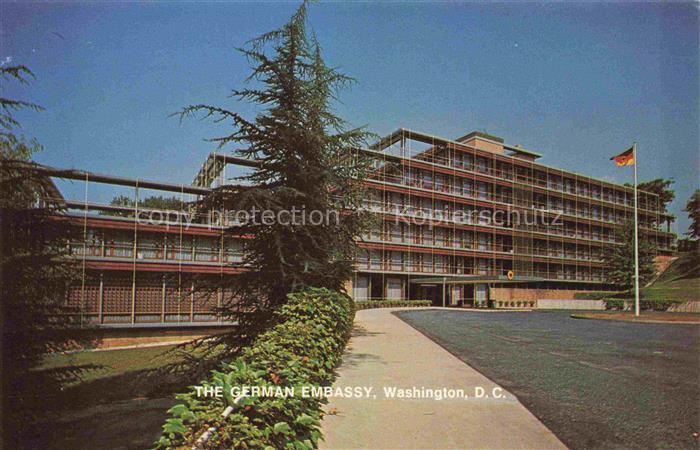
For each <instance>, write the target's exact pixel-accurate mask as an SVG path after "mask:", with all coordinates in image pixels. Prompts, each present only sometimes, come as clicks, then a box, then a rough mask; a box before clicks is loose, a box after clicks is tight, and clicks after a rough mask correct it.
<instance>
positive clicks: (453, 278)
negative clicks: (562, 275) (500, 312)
mask: <svg viewBox="0 0 700 450" xmlns="http://www.w3.org/2000/svg"><path fill="white" fill-rule="evenodd" d="M540 281H545V280H544V278H539V277H519V276H517V275H516V276H514V277H513V279H512V280H509V279H508V277H507V276H506V275H445V276H444V277H425V278H411V280H410V283H411V284H418V285H426V284H433V285H434V284H484V283H499V284H503V283H537V282H540Z"/></svg>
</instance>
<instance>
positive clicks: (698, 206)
mask: <svg viewBox="0 0 700 450" xmlns="http://www.w3.org/2000/svg"><path fill="white" fill-rule="evenodd" d="M683 211H685V212H687V213H688V217H689V218H690V221H691V222H690V227H689V228H688V232H687V233H686V234H687V235H688V236H690V237H691V238H693V239H699V238H700V189H696V190H695V192H693V195H691V196H690V198H689V199H688V203H686V204H685V208H684V209H683Z"/></svg>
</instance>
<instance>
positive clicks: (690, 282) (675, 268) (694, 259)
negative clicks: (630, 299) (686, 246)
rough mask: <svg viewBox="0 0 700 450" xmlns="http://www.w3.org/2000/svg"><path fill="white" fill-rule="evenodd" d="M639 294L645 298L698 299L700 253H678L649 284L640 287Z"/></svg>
mask: <svg viewBox="0 0 700 450" xmlns="http://www.w3.org/2000/svg"><path fill="white" fill-rule="evenodd" d="M640 294H641V298H643V299H646V300H674V301H688V300H700V253H698V252H687V253H681V254H679V255H678V259H677V260H675V261H673V262H672V263H671V265H670V266H669V267H668V268H667V269H666V270H665V271H664V272H663V273H662V274H661V275H660V276H659V278H657V279H656V281H655V282H654V283H653V284H652V285H651V286H647V287H645V288H642V290H641V292H640Z"/></svg>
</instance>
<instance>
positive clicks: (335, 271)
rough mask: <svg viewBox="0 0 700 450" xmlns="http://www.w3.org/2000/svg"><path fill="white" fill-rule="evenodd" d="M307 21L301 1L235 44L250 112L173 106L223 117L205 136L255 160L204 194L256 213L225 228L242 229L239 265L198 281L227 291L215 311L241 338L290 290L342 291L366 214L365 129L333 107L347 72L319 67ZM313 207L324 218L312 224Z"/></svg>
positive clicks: (223, 205) (238, 93) (209, 202)
mask: <svg viewBox="0 0 700 450" xmlns="http://www.w3.org/2000/svg"><path fill="white" fill-rule="evenodd" d="M306 21H307V4H306V3H304V4H302V5H301V6H300V7H299V9H298V10H297V11H296V13H295V14H294V15H293V16H292V17H291V19H290V20H289V22H287V23H286V24H285V25H284V26H283V27H282V28H280V29H277V30H274V31H271V32H269V33H266V34H264V35H262V36H260V37H258V38H256V39H253V40H252V41H249V42H248V44H247V46H246V47H245V48H241V49H239V51H240V52H241V53H242V54H243V55H245V57H246V58H247V59H248V61H249V62H250V64H251V67H252V74H251V75H250V77H249V78H248V82H249V83H251V85H249V86H250V87H247V88H245V89H241V90H235V91H233V97H235V98H237V99H239V100H245V101H250V102H252V103H254V104H256V105H258V106H259V107H260V109H261V112H260V113H259V114H258V115H257V116H256V117H255V119H254V120H248V119H246V118H244V117H243V116H241V115H239V114H238V113H236V112H232V111H230V110H227V109H225V108H221V107H218V106H211V105H201V104H200V105H193V106H189V107H187V108H185V109H183V111H182V112H181V113H180V117H181V118H183V117H188V116H192V115H200V116H204V117H207V118H212V119H214V120H215V121H218V122H228V123H230V124H231V125H232V127H233V131H232V132H230V133H229V134H227V135H225V136H223V137H218V138H214V139H212V141H213V142H216V143H217V144H218V145H219V148H225V147H229V146H230V145H236V144H237V145H240V146H241V147H242V148H241V149H238V150H235V155H236V156H239V157H244V158H247V159H250V160H255V161H258V162H259V166H258V167H257V168H256V169H255V170H253V171H252V173H250V174H248V175H245V176H242V177H240V178H239V181H240V183H241V184H240V185H236V186H231V185H229V186H223V187H221V188H219V189H217V190H216V191H215V193H214V194H213V195H211V196H210V197H209V198H208V199H206V200H205V202H204V203H205V207H206V208H217V209H225V210H228V211H247V212H250V213H252V212H254V211H257V212H258V213H257V214H256V215H255V217H254V218H251V220H249V221H247V223H244V224H243V225H242V226H237V227H234V228H231V229H230V230H229V232H230V233H232V234H234V235H237V236H248V237H250V238H249V239H246V240H245V244H244V251H245V257H244V263H245V264H246V266H247V267H246V271H245V272H244V273H243V274H241V275H240V276H236V277H235V278H223V277H222V278H221V280H220V282H219V283H218V284H217V285H216V286H212V285H211V283H208V284H205V285H204V286H203V288H212V287H215V288H218V287H221V286H224V287H227V288H232V289H233V290H234V292H235V296H236V300H235V301H234V302H232V303H231V304H229V305H225V307H224V311H222V312H223V314H225V315H228V316H230V317H232V318H235V319H236V320H237V321H238V323H239V324H240V325H241V326H240V327H239V332H240V333H241V334H242V335H245V336H251V335H254V334H255V331H252V330H260V329H262V328H264V327H265V326H266V325H265V324H266V321H267V318H268V317H269V313H270V311H272V310H273V309H275V308H276V307H277V306H279V305H280V304H282V303H284V302H285V301H286V296H287V294H288V293H290V292H294V291H297V290H299V289H301V288H303V287H306V286H316V287H325V288H330V289H334V290H341V289H343V284H344V282H345V281H346V280H348V279H350V277H351V275H352V272H353V261H354V256H355V250H356V244H355V238H356V237H357V236H359V235H360V234H361V233H362V231H363V230H364V228H365V226H366V224H367V220H368V219H367V215H366V214H363V213H361V212H360V211H359V206H360V205H361V201H362V186H361V181H362V178H363V176H364V173H365V169H366V168H365V167H364V166H363V164H362V163H360V162H359V161H358V160H357V158H355V157H353V149H354V148H357V147H358V146H360V145H363V144H364V143H365V141H366V138H367V137H368V133H366V132H365V131H364V130H363V129H362V128H355V129H348V128H347V126H346V124H345V122H344V121H343V120H341V119H340V118H339V117H337V116H336V115H335V114H334V113H333V111H332V109H331V103H332V102H333V101H334V100H335V99H336V95H337V93H338V92H339V90H340V89H341V88H343V87H344V86H347V85H348V84H349V83H351V82H352V79H350V78H348V77H347V76H345V75H343V74H341V73H339V72H338V71H336V70H335V69H333V68H330V67H328V66H327V65H326V63H325V62H324V60H323V58H322V55H321V49H320V45H319V43H318V42H317V41H316V39H315V38H314V37H310V36H309V33H308V32H307V29H306ZM261 211H265V212H264V213H261ZM293 212H296V215H292V213H293ZM319 214H320V215H321V216H322V217H323V221H322V222H321V223H316V221H314V223H310V222H312V219H318V218H319V217H320V216H319ZM265 216H267V217H268V219H269V218H270V217H274V219H272V220H267V221H266V220H265ZM277 219H281V220H277ZM290 219H291V221H292V222H294V223H291V224H290V223H287V222H289V221H290ZM243 313H244V314H243ZM240 337H241V336H239V338H240Z"/></svg>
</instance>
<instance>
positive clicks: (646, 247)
mask: <svg viewBox="0 0 700 450" xmlns="http://www.w3.org/2000/svg"><path fill="white" fill-rule="evenodd" d="M615 240H616V242H618V243H621V244H622V245H614V246H613V248H612V249H611V250H610V251H608V252H606V253H605V254H604V257H603V259H604V261H605V266H606V271H605V275H606V281H607V282H608V283H611V284H614V285H615V286H616V287H617V288H618V289H619V290H629V289H632V288H633V287H634V221H631V220H629V221H627V222H625V223H624V224H622V225H621V226H620V227H619V228H617V229H616V230H615ZM653 275H654V248H653V246H652V245H651V244H650V243H649V242H648V241H647V240H645V239H644V238H643V236H642V235H641V234H640V236H639V285H640V286H644V285H645V284H646V283H647V282H648V281H649V280H651V279H652V277H653Z"/></svg>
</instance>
